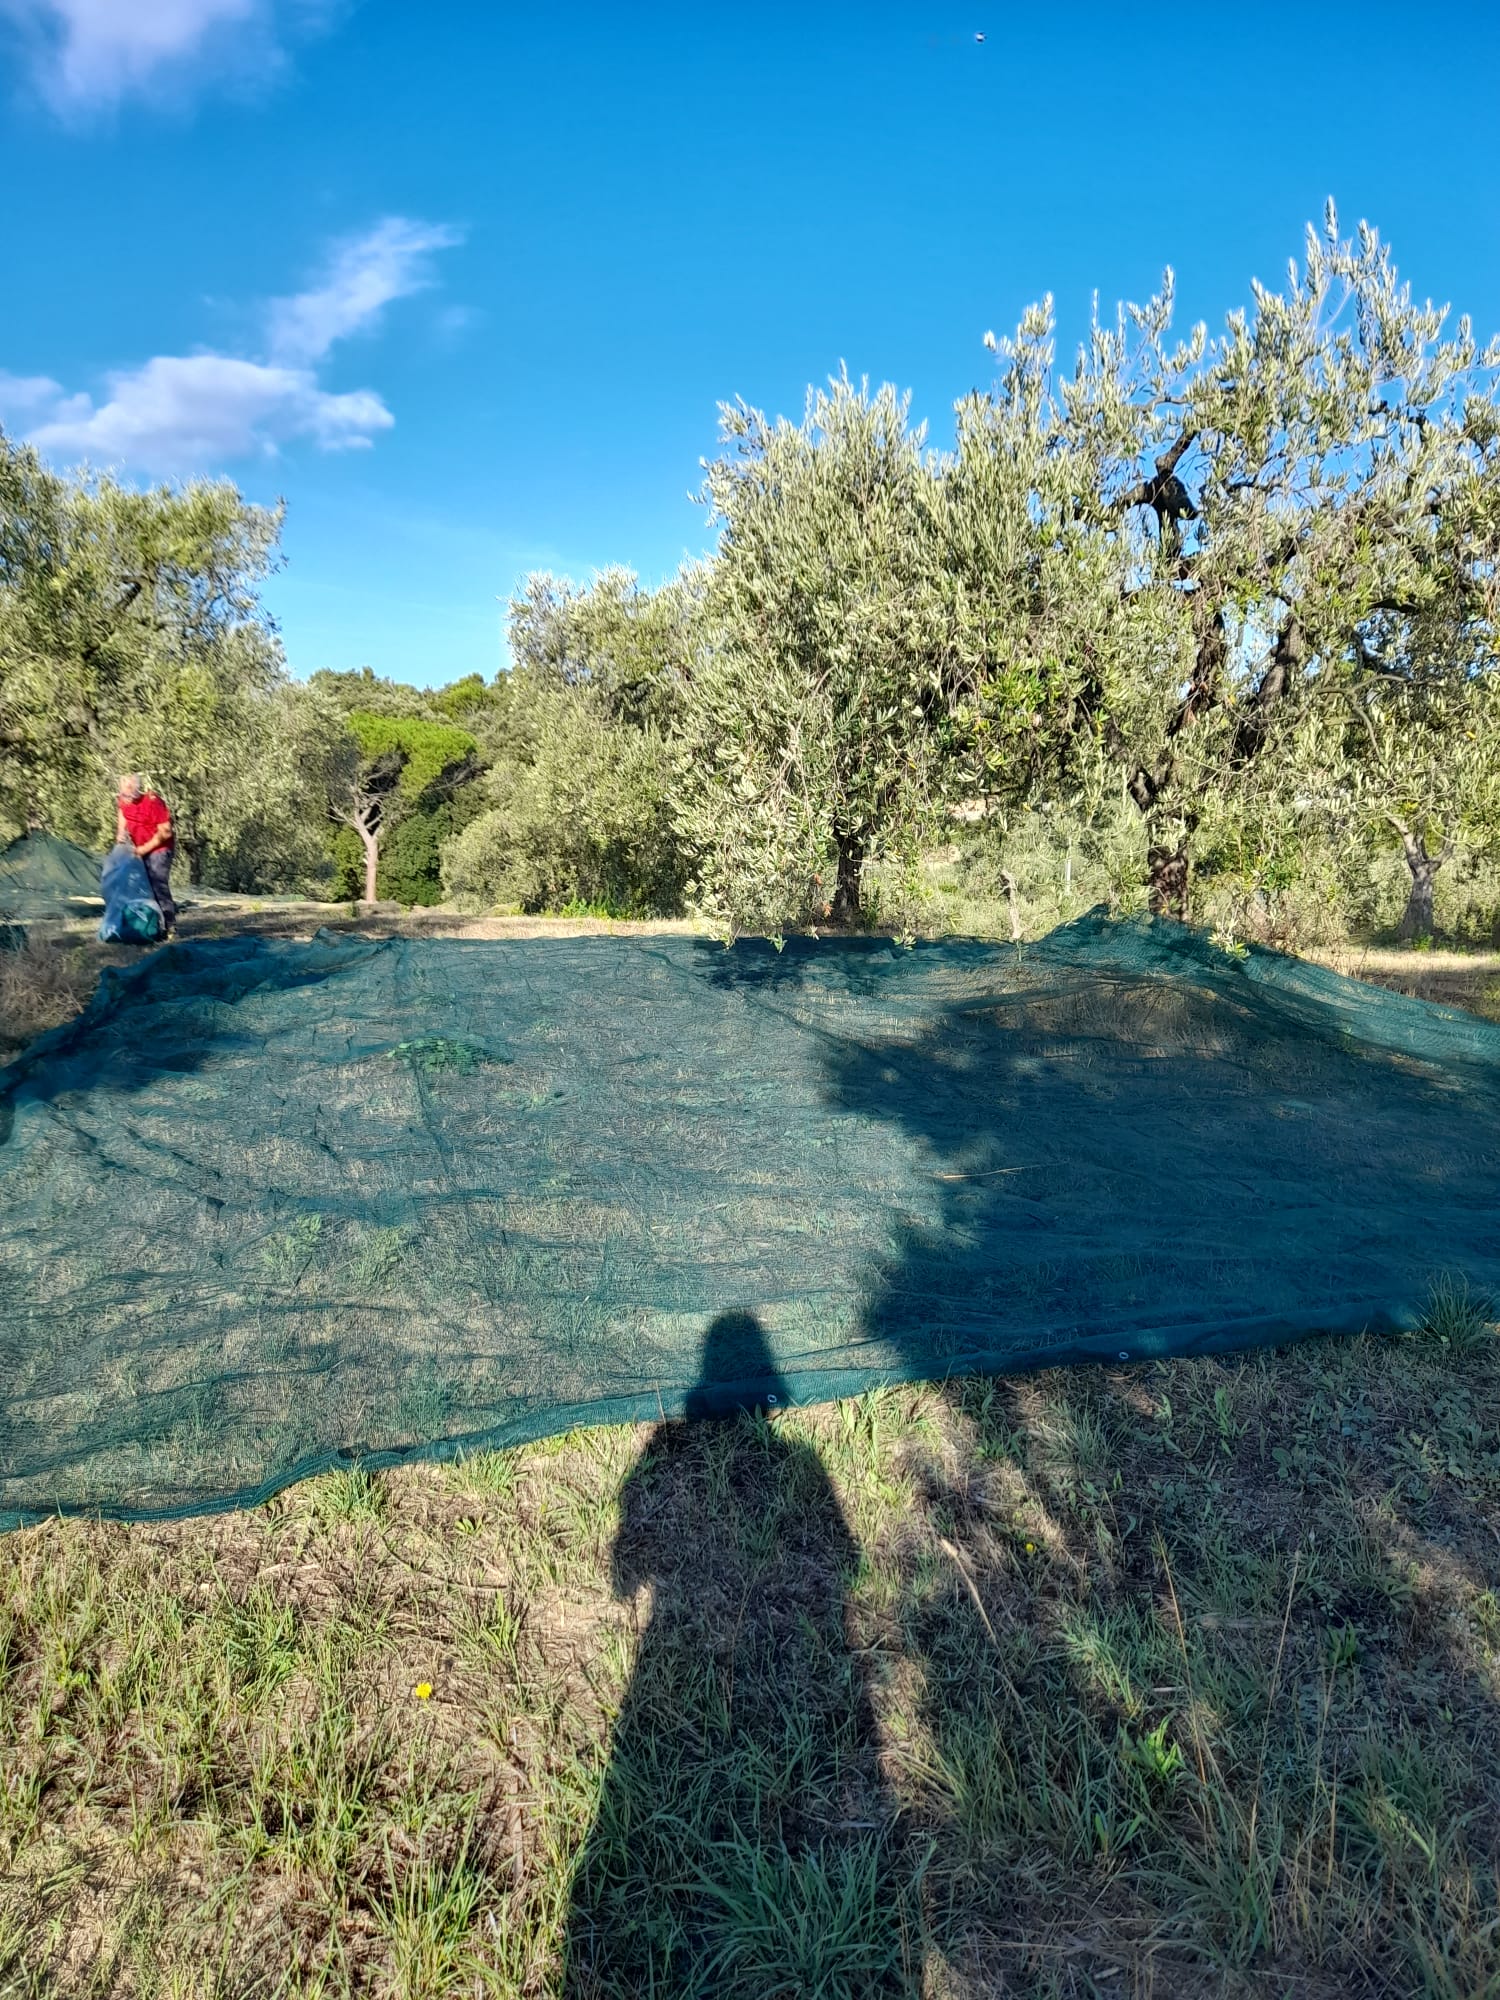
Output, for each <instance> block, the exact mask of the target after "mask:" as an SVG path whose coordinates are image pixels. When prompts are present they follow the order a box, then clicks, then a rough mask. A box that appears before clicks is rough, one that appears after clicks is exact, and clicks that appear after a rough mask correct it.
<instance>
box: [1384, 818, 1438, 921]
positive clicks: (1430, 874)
mask: <svg viewBox="0 0 1500 2000" xmlns="http://www.w3.org/2000/svg"><path fill="white" fill-rule="evenodd" d="M1396 831H1397V833H1398V834H1399V835H1400V836H1401V852H1402V853H1403V854H1404V855H1405V856H1406V865H1407V867H1408V868H1409V869H1410V871H1411V889H1410V890H1409V892H1408V894H1407V898H1406V908H1405V909H1404V910H1403V911H1402V913H1401V929H1400V932H1399V933H1398V935H1399V936H1400V938H1401V940H1402V942H1403V943H1405V944H1410V943H1411V941H1412V940H1413V939H1414V938H1419V937H1431V936H1432V902H1433V891H1434V890H1435V888H1436V887H1437V872H1438V870H1439V869H1440V868H1441V867H1442V865H1443V863H1444V862H1445V861H1446V860H1447V859H1448V849H1447V847H1446V846H1444V847H1440V848H1439V849H1438V851H1437V853H1436V854H1429V853H1428V852H1427V841H1426V839H1425V837H1424V836H1423V835H1422V834H1420V833H1413V832H1412V830H1411V828H1410V827H1407V826H1398V827H1397V828H1396Z"/></svg>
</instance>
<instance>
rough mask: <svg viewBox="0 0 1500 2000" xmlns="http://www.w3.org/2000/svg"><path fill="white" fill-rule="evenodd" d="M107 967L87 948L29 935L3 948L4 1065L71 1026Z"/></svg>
mask: <svg viewBox="0 0 1500 2000" xmlns="http://www.w3.org/2000/svg"><path fill="white" fill-rule="evenodd" d="M107 962H108V960H107V958H106V957H105V955H104V954H103V953H102V952H100V951H99V950H97V949H94V950H91V949H90V948H89V947H88V946H87V945H86V944H78V943H71V942H68V943H64V942H54V941H52V940H50V939H45V938H38V937H35V936H32V935H30V934H29V933H27V932H26V931H25V930H18V931H17V932H16V934H15V937H14V940H13V941H12V942H10V943H9V944H4V945H3V946H0V1062H3V1061H8V1060H9V1058H10V1057H11V1056H13V1055H15V1054H16V1053H17V1052H18V1051H19V1050H21V1049H22V1048H24V1047H25V1045H26V1044H27V1043H28V1042H29V1041H32V1040H34V1039H35V1037H36V1036H38V1035H41V1034H45V1033H46V1031H47V1029H49V1028H56V1027H60V1026H61V1025H62V1023H63V1022H64V1021H68V1020H71V1019H72V1017H73V1016H74V1015H75V1014H76V1013H77V1012H78V1011H79V1009H80V1008H81V1007H82V1006H83V1005H84V1003H85V1001H86V1000H87V999H88V997H89V994H90V993H91V992H92V991H93V989H94V986H95V984H96V983H97V981H98V978H99V970H100V966H101V965H102V964H104V963H107Z"/></svg>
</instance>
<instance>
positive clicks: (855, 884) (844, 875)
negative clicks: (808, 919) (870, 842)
mask: <svg viewBox="0 0 1500 2000" xmlns="http://www.w3.org/2000/svg"><path fill="white" fill-rule="evenodd" d="M837 838H838V849H839V875H838V887H837V888H836V889H835V890H834V892H833V920H834V922H835V923H836V924H857V923H858V922H859V920H860V916H861V914H862V905H861V902H860V876H861V874H862V872H863V870H864V865H865V844H864V842H863V841H862V840H861V839H860V838H859V837H858V836H857V835H856V834H852V833H841V834H839V835H838V836H837Z"/></svg>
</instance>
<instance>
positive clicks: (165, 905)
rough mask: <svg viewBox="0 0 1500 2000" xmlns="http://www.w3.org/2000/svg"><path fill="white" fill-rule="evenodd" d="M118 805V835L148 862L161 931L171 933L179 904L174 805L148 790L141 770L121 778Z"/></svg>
mask: <svg viewBox="0 0 1500 2000" xmlns="http://www.w3.org/2000/svg"><path fill="white" fill-rule="evenodd" d="M115 805H116V808H117V811H116V814H115V839H116V840H117V841H128V842H129V844H130V845H131V846H132V847H133V848H134V849H135V851H136V853H137V854H138V855H139V856H140V857H141V860H142V861H143V862H144V863H145V866H146V874H147V876H148V878H149V880H150V883H151V893H152V895H153V896H154V897H155V898H156V907H157V908H158V909H159V910H160V911H161V925H162V931H163V933H164V934H165V935H166V936H167V937H170V936H171V935H172V932H173V931H174V930H175V929H176V928H177V905H176V904H175V903H174V902H173V901H172V856H173V854H174V853H175V852H176V846H177V840H176V836H175V834H174V833H173V831H172V814H171V809H170V808H169V807H168V805H167V803H166V801H165V800H164V799H159V798H158V797H157V796H156V793H155V792H148V791H147V790H146V787H145V785H144V783H143V782H142V780H141V775H140V773H139V772H138V771H127V772H126V773H125V775H124V776H123V777H122V778H121V779H120V789H119V793H118V795H117V797H116V799H115Z"/></svg>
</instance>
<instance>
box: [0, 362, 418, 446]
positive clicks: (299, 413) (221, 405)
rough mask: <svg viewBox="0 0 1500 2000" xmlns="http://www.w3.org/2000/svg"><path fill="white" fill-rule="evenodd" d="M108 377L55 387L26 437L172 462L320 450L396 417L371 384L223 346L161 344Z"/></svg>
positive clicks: (360, 438)
mask: <svg viewBox="0 0 1500 2000" xmlns="http://www.w3.org/2000/svg"><path fill="white" fill-rule="evenodd" d="M108 382H109V395H108V398H107V400H106V401H104V402H102V403H98V404H96V403H95V402H94V401H93V399H92V398H91V397H89V396H86V395H78V396H64V395H63V394H62V393H61V391H60V390H59V391H58V395H57V398H56V400H55V402H54V403H53V404H52V406H51V407H50V408H44V409H43V410H42V412H41V416H42V421H41V422H40V423H33V424H32V426H31V429H30V436H31V441H32V443H33V444H35V445H36V446H37V447H38V449H39V450H41V451H44V452H46V453H48V454H49V455H50V456H53V457H66V458H87V459H91V460H93V461H94V462H95V463H96V464H97V463H100V462H101V461H102V462H103V463H106V464H126V465H132V466H134V465H139V466H141V467H143V468H145V469H146V470H148V471H151V472H176V471H181V470H184V469H186V468H188V467H191V466H197V465H205V464H218V463H221V462H223V461H225V460H227V459H235V458H248V457H251V456H252V455H255V454H260V455H263V456H266V455H270V454H272V453H274V452H275V450H276V448H277V447H278V445H281V444H283V443H288V442H290V441H291V440H292V439H294V438H299V437H310V438H312V439H313V440H314V441H315V442H316V443H317V444H319V445H321V446H322V447H323V449H324V450H325V451H337V450H339V449H341V448H348V447H349V446H352V445H368V444H371V443H373V442H374V439H375V436H376V434H377V433H378V432H380V431H388V430H389V429H390V428H391V425H392V424H393V423H394V422H395V421H396V419H395V418H394V417H393V416H392V415H391V413H390V411H389V410H388V409H387V408H386V406H385V404H384V403H383V402H382V401H381V399H380V397H379V396H377V395H376V394H375V392H374V390H373V389H355V390H352V391H346V392H345V393H344V394H342V395H334V394H330V393H329V392H328V391H327V390H325V389H320V388H319V387H318V384H317V379H316V377H315V376H314V375H313V373H312V370H311V369H308V368H281V367H276V366H274V365H270V366H268V365H267V364H266V363H264V362H260V361H238V360H235V359H234V357H233V356H231V355H227V354H181V355H168V354H161V355H157V356H156V358H155V359H154V360H151V361H148V362H147V363H146V364H145V366H144V367H142V368H136V369H131V370H127V371H121V372H120V373H118V374H113V375H111V376H110V377H109V378H108ZM4 387H5V385H4V383H0V395H3V393H4Z"/></svg>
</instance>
